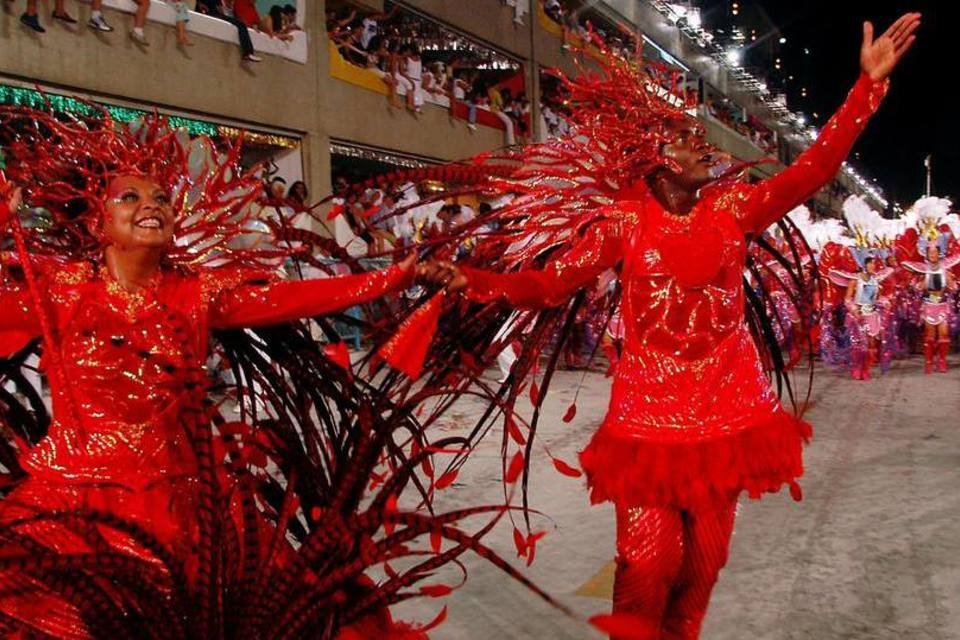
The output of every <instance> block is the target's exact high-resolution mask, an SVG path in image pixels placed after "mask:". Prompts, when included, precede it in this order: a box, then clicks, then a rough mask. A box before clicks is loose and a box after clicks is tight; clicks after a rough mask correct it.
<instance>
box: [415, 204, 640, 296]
mask: <svg viewBox="0 0 960 640" xmlns="http://www.w3.org/2000/svg"><path fill="white" fill-rule="evenodd" d="M624 224H625V223H624V222H623V221H621V220H603V221H601V222H598V223H595V224H593V225H592V226H591V227H589V228H588V229H587V231H586V232H585V233H584V234H583V237H582V238H581V239H580V241H579V242H577V243H576V244H575V245H574V246H573V247H572V248H571V249H570V250H569V251H568V252H567V253H565V254H564V255H563V256H561V257H560V258H559V259H557V260H554V261H553V262H551V263H549V264H548V265H547V266H546V267H544V268H543V269H542V270H529V271H518V272H515V273H494V272H492V271H484V270H481V269H472V268H469V267H463V268H462V269H458V268H454V269H453V272H452V273H451V274H450V276H449V279H450V280H451V282H450V285H449V288H450V289H452V290H460V289H462V290H463V292H464V295H466V296H467V297H468V298H470V299H471V300H475V301H477V302H490V301H494V300H500V301H503V302H505V303H506V304H508V305H510V306H512V307H517V308H525V309H541V308H547V307H554V306H558V305H561V304H563V303H564V302H566V301H567V300H568V299H569V298H570V297H571V296H572V295H573V294H574V293H575V292H576V291H578V290H579V289H581V288H582V287H584V286H587V285H589V284H590V283H591V282H592V281H593V280H595V279H596V278H597V276H599V275H600V274H601V273H603V272H604V271H605V270H606V269H609V268H610V267H613V266H615V265H616V264H617V263H618V262H619V261H620V260H621V258H622V257H623V241H624V232H623V226H624ZM428 279H429V278H428Z"/></svg>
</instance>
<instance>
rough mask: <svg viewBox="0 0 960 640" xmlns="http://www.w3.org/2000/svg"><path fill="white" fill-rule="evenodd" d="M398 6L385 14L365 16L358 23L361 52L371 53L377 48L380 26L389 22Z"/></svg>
mask: <svg viewBox="0 0 960 640" xmlns="http://www.w3.org/2000/svg"><path fill="white" fill-rule="evenodd" d="M399 8H400V7H399V5H394V6H393V8H392V9H390V11H389V12H387V13H375V14H373V15H369V16H365V17H364V18H363V20H361V22H360V37H359V45H360V49H361V50H363V51H367V52H369V51H373V50H374V49H376V48H377V47H378V46H379V40H380V30H381V28H380V27H381V24H383V23H385V22H388V21H389V20H391V19H392V18H393V17H394V16H395V15H396V14H397V11H398V9H399Z"/></svg>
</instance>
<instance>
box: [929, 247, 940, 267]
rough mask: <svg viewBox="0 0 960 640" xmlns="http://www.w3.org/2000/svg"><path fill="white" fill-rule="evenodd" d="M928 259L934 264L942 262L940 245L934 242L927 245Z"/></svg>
mask: <svg viewBox="0 0 960 640" xmlns="http://www.w3.org/2000/svg"><path fill="white" fill-rule="evenodd" d="M927 261H928V262H929V263H930V264H932V265H936V264H939V263H940V247H938V246H937V245H936V244H934V243H933V242H931V243H930V244H928V245H927Z"/></svg>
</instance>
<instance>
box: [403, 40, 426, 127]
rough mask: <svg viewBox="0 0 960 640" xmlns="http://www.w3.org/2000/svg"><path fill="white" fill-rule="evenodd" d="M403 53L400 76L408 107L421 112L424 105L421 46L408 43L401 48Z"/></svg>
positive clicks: (414, 111)
mask: <svg viewBox="0 0 960 640" xmlns="http://www.w3.org/2000/svg"><path fill="white" fill-rule="evenodd" d="M401 54H402V55H401V64H400V74H401V75H400V77H401V78H402V79H403V81H402V86H403V87H404V88H405V89H406V92H407V109H409V110H410V111H412V112H413V113H415V114H419V113H420V108H421V106H422V105H423V92H422V84H423V60H422V59H421V58H420V47H419V46H417V44H416V43H413V44H408V45H406V47H404V49H402V50H401Z"/></svg>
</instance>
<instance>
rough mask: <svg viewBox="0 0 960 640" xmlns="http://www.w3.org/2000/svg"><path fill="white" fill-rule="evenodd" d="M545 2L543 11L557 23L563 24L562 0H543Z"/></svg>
mask: <svg viewBox="0 0 960 640" xmlns="http://www.w3.org/2000/svg"><path fill="white" fill-rule="evenodd" d="M541 1H542V2H543V12H544V13H546V14H547V16H549V18H550V19H551V20H553V21H554V22H556V23H557V24H563V7H562V6H560V0H541Z"/></svg>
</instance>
